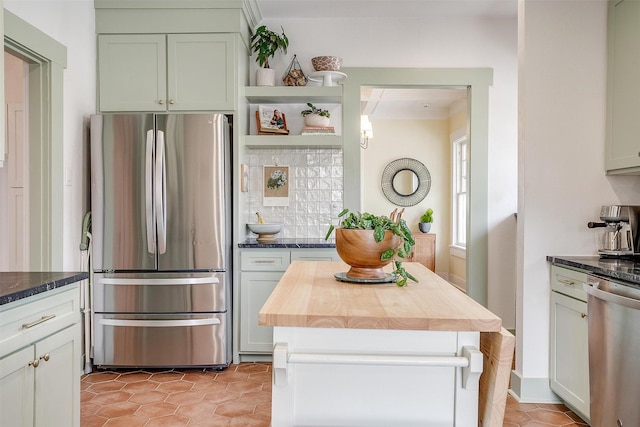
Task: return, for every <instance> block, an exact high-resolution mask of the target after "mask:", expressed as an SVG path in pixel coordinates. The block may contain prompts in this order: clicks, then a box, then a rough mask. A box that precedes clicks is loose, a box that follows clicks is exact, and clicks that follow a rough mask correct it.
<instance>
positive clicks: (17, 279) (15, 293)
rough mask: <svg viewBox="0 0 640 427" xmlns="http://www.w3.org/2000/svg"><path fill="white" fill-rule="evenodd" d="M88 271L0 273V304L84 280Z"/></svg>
mask: <svg viewBox="0 0 640 427" xmlns="http://www.w3.org/2000/svg"><path fill="white" fill-rule="evenodd" d="M87 277H89V274H88V273H79V272H68V273H62V272H28V271H16V272H7V273H0V305H3V304H8V303H10V302H13V301H18V300H20V299H23V298H27V297H30V296H33V295H37V294H39V293H42V292H47V291H50V290H53V289H57V288H60V287H62V286H66V285H70V284H71V283H75V282H78V281H80V280H84V279H86V278H87Z"/></svg>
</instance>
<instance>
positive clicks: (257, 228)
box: [247, 223, 282, 242]
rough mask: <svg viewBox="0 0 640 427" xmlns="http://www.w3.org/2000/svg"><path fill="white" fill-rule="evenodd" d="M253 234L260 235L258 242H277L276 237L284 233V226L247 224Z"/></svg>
mask: <svg viewBox="0 0 640 427" xmlns="http://www.w3.org/2000/svg"><path fill="white" fill-rule="evenodd" d="M247 227H249V230H251V232H253V233H255V234H257V235H258V238H257V240H258V241H261V242H262V241H266V240H275V238H276V237H275V235H276V234H278V233H279V232H280V231H282V224H277V223H267V224H247Z"/></svg>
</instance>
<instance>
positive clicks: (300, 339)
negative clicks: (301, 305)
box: [271, 327, 483, 427]
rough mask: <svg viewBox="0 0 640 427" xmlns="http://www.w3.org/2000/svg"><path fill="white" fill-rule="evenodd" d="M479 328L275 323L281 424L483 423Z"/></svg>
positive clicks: (275, 416)
mask: <svg viewBox="0 0 640 427" xmlns="http://www.w3.org/2000/svg"><path fill="white" fill-rule="evenodd" d="M479 341H480V333H479V332H475V331H472V332H450V331H417V330H376V329H343V328H308V327H275V328H274V343H276V344H275V346H274V354H273V371H274V372H273V377H274V384H273V390H272V419H271V425H272V426H273V427H284V426H287V427H289V426H344V427H347V426H348V427H355V426H362V427H376V426H380V427H383V426H384V427H390V426H393V427H401V426H416V427H418V426H420V427H426V426H434V427H436V426H437V427H444V426H457V427H462V426H473V427H477V425H478V379H479V376H480V373H481V372H482V365H483V356H482V353H480V351H479V350H478V349H479V347H480V342H479Z"/></svg>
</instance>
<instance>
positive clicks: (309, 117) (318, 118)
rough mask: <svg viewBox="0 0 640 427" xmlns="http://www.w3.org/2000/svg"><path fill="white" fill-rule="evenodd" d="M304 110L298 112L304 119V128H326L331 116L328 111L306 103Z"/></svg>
mask: <svg viewBox="0 0 640 427" xmlns="http://www.w3.org/2000/svg"><path fill="white" fill-rule="evenodd" d="M307 107H309V108H308V109H306V110H302V111H300V114H301V115H302V116H303V117H304V124H305V126H310V127H328V126H329V117H331V114H330V113H329V111H328V110H323V109H322V108H318V107H316V106H315V105H313V104H312V103H310V102H307Z"/></svg>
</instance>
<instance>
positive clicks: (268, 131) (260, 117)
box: [256, 106, 289, 135]
mask: <svg viewBox="0 0 640 427" xmlns="http://www.w3.org/2000/svg"><path fill="white" fill-rule="evenodd" d="M256 124H257V125H258V135H289V130H288V129H287V118H286V116H285V115H284V113H281V112H280V111H278V110H277V109H273V108H268V107H263V106H260V108H259V110H258V111H256Z"/></svg>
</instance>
